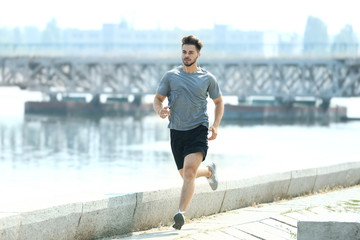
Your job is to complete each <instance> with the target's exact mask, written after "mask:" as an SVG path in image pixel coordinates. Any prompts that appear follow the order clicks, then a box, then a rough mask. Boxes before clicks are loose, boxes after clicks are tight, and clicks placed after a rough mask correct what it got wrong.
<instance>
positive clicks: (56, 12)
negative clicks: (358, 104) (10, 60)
mask: <svg viewBox="0 0 360 240" xmlns="http://www.w3.org/2000/svg"><path fill="white" fill-rule="evenodd" d="M2 5H3V6H5V8H4V9H7V10H6V11H4V12H3V13H2V14H1V16H0V28H16V27H20V28H23V27H25V26H36V27H38V28H39V29H41V30H43V29H44V28H45V27H46V24H47V23H48V22H49V21H51V19H56V21H57V23H58V26H59V27H60V28H62V29H68V28H76V29H82V30H91V29H92V30H97V29H101V28H102V25H103V24H106V23H110V24H117V23H120V22H121V21H123V20H125V21H126V22H128V23H129V25H130V27H131V28H133V29H137V30H150V29H152V30H153V29H161V30H171V29H177V28H178V29H181V30H196V29H211V28H212V27H213V26H214V25H215V24H220V25H221V24H223V25H228V26H231V27H232V28H234V29H239V30H244V31H275V32H289V33H297V34H304V31H305V26H306V20H307V18H308V17H309V16H314V17H317V18H320V19H321V20H323V21H324V22H325V23H326V24H327V31H328V33H329V34H330V35H335V34H337V33H339V32H340V31H341V30H342V29H343V28H344V27H345V26H346V25H347V24H350V25H352V27H353V30H354V32H355V33H357V34H359V33H360V25H359V24H356V23H359V22H360V15H359V14H357V10H356V9H357V8H355V7H354V6H355V5H356V0H343V1H342V4H341V5H340V4H339V3H338V2H337V1H323V0H320V1H309V0H304V1H302V2H298V3H294V2H293V1H286V0H273V1H265V0H254V1H235V0H223V1H222V4H215V3H214V2H213V1H205V0H199V1H196V2H195V3H194V2H193V1H189V0H183V1H181V2H176V4H174V2H173V1H165V0H154V1H151V2H150V1H142V0H133V1H115V0H102V1H96V0H93V1H86V2H85V1H82V0H78V1H68V0H64V1H62V2H59V3H58V4H54V3H53V2H50V1H45V0H33V1H31V2H30V1H22V0H14V1H8V2H6V3H3V4H2ZM19 6H21V7H19ZM269 9H270V10H269ZM14 12H15V13H17V14H14Z"/></svg>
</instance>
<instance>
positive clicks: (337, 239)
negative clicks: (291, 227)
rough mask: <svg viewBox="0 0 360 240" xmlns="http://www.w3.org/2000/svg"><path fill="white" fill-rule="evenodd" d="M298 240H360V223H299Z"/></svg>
mask: <svg viewBox="0 0 360 240" xmlns="http://www.w3.org/2000/svg"><path fill="white" fill-rule="evenodd" d="M297 239H298V240H359V239H360V223H359V222H331V221H323V222H320V221H299V222H298V231H297Z"/></svg>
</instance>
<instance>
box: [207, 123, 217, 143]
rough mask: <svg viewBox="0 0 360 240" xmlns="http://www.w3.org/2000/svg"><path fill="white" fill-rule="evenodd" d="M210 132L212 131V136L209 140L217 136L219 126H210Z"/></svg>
mask: <svg viewBox="0 0 360 240" xmlns="http://www.w3.org/2000/svg"><path fill="white" fill-rule="evenodd" d="M209 132H211V136H210V137H209V138H208V140H214V139H215V138H216V137H217V127H215V126H211V127H210V128H209Z"/></svg>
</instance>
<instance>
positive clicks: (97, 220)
mask: <svg viewBox="0 0 360 240" xmlns="http://www.w3.org/2000/svg"><path fill="white" fill-rule="evenodd" d="M135 206H136V194H135V193H132V194H125V195H122V196H117V197H111V198H106V199H101V200H97V201H90V202H84V203H83V209H82V214H81V218H80V220H79V223H78V228H77V232H76V236H75V239H77V240H80V239H96V238H99V237H108V236H113V235H120V234H125V233H128V232H131V231H132V230H133V216H134V211H135Z"/></svg>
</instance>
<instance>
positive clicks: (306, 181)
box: [287, 168, 317, 197]
mask: <svg viewBox="0 0 360 240" xmlns="http://www.w3.org/2000/svg"><path fill="white" fill-rule="evenodd" d="M316 175H317V169H316V168H313V169H303V170H294V171H291V181H290V186H289V190H288V192H287V196H289V197H297V196H301V195H304V194H306V193H308V192H311V191H312V190H313V188H314V184H315V180H316Z"/></svg>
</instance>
